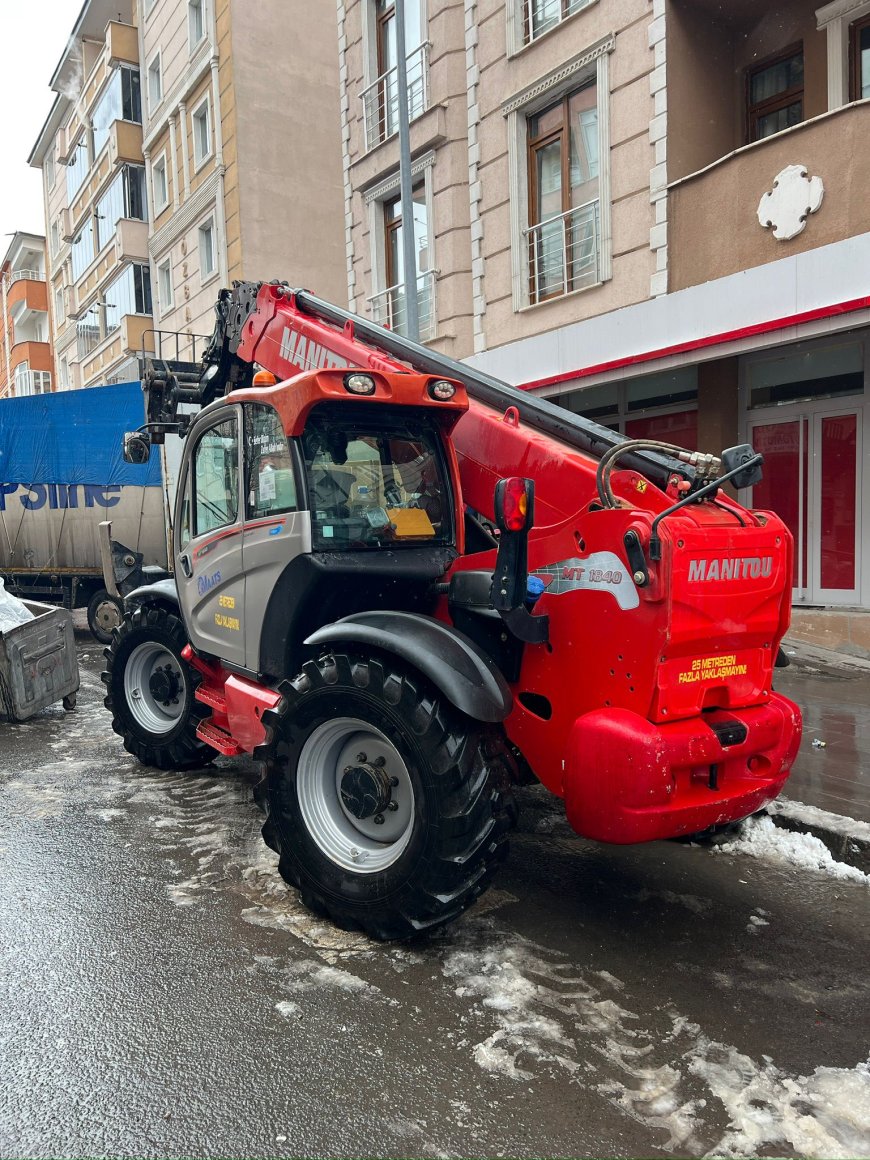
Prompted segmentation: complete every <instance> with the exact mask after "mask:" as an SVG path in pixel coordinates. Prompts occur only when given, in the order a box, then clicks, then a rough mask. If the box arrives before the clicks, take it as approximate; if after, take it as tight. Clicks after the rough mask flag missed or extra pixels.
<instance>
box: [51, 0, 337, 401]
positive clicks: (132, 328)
mask: <svg viewBox="0 0 870 1160" xmlns="http://www.w3.org/2000/svg"><path fill="white" fill-rule="evenodd" d="M335 44H336V25H335V16H334V10H333V9H332V7H331V5H326V6H325V7H324V8H321V7H320V6H317V7H315V6H312V5H311V4H308V3H305V2H304V0H260V2H258V3H257V4H256V5H250V4H245V3H242V2H241V0H126V6H125V2H122V3H121V4H118V3H114V2H113V3H111V4H109V3H108V2H106V0H87V2H86V3H85V5H84V7H83V9H82V11H81V12H80V14H79V17H78V19H77V21H76V24H75V26H74V28H73V30H72V35H71V37H70V41H69V43H68V45H67V48H66V50H65V52H64V56H63V57H62V59H61V61H60V63H59V64H58V67H57V69H56V71H55V74H54V76H53V78H52V82H51V83H52V87H53V88H54V89H55V91H56V93H57V98H56V100H55V103H54V106H53V108H52V111H51V113H50V114H49V117H48V119H47V121H46V124H45V125H44V127H43V130H42V132H41V134H40V136H39V139H38V140H37V142H36V145H35V146H34V149H33V152H32V154H31V158H30V161H31V164H33V165H35V166H37V167H39V168H41V169H42V171H43V184H44V188H45V202H46V205H45V210H46V221H47V223H48V225H47V233H48V237H49V281H50V297H51V299H52V302H55V301H56V310H55V312H54V319H55V321H54V327H55V344H56V349H57V358H58V380H59V382H58V385H59V387H60V388H61V389H63V388H76V387H83V386H92V385H98V384H100V383H106V382H119V381H124V380H127V379H132V378H135V377H137V373H138V372H137V356H138V354H139V353H140V352H141V351H142V350H154V349H156V350H159V351H162V352H163V354H164V355H165V356H166V357H182V358H185V357H191V356H196V357H198V355H199V354H200V353H201V350H202V341H201V339H202V337H204V336H208V335H209V334H210V333H211V330H212V326H213V320H214V304H215V301H216V299H217V294H218V291H219V289H220V288H221V287H223V286H226V285H229V284H230V282H231V281H232V280H233V279H236V278H244V279H252V280H257V279H272V278H286V279H287V280H288V281H292V282H295V283H297V284H300V285H306V286H308V287H309V288H310V289H312V290H314V291H316V292H319V293H321V294H324V295H326V296H328V297H332V298H338V299H342V298H343V296H344V290H345V273H344V270H345V263H344V246H343V240H342V237H341V218H342V212H343V183H342V175H341V160H340V158H341V153H340V145H339V108H338V62H337V59H336V52H335Z"/></svg>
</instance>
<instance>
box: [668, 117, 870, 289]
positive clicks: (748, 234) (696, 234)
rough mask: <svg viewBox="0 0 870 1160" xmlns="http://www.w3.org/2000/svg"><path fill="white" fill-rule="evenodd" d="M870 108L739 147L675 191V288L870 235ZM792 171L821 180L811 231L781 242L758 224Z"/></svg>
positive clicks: (672, 276)
mask: <svg viewBox="0 0 870 1160" xmlns="http://www.w3.org/2000/svg"><path fill="white" fill-rule="evenodd" d="M868 134H870V102H868V101H863V102H859V103H857V104H853V105H846V106H844V107H843V108H840V109H836V110H834V111H833V112H831V113H824V114H823V115H822V116H819V117H815V118H813V119H812V120H810V121H805V122H804V123H803V124H801V125H797V126H795V127H794V128H793V129H788V130H786V131H785V132H782V133H777V134H776V135H775V136H772V137H767V138H765V139H764V140H763V141H756V142H755V143H754V144H752V145H747V146H745V147H744V148H742V149H738V150H736V151H735V152H733V153H729V154H728V155H727V156H725V157H722V158H721V159H720V160H718V161H715V162H714V163H713V164H712V165H709V166H707V168H706V169H702V170H701V171H700V172H698V173H694V174H691V175H690V176H688V177H685V178H683V179H682V180H681V181H677V182H675V183H674V184H673V185H671V186H670V187H669V198H668V203H669V204H668V215H669V219H670V222H669V254H668V258H669V280H670V284H669V289H670V290H671V291H674V290H682V289H685V288H686V287H687V286H697V285H699V284H700V283H701V282H707V281H709V280H711V279H714V278H722V277H725V276H726V275H728V274H736V273H738V272H739V271H741V270H746V269H750V268H752V267H755V266H761V265H764V264H765V263H767V262H772V261H776V260H777V259H779V258H786V257H790V256H791V255H793V254H796V253H801V252H803V251H806V250H811V249H815V248H816V247H818V246H825V245H828V244H830V243H831V242H839V241H843V240H845V239H847V238H850V237H854V236H855V235H856V234H861V233H865V232H867V231H870V201H868V199H867V196H866V190H867V189H868V187H870V151H868V150H867V146H866V143H867V140H868ZM787 165H802V166H805V167H806V169H807V172H808V175H809V176H810V177H821V179H822V181H823V182H824V186H825V197H824V201H823V203H822V205H821V208H820V209H819V211H818V213H815V214H812V215H811V216H810V217H809V218H808V219H807V222H806V228H805V229H804V230H803V232H802V233H800V234H798V235H797V236H796V237H795V238H793V239H791V240H790V241H784V242H783V241H777V240H776V239H775V238H774V236H773V231H772V230H770V229H764V228H762V226H761V225H760V224H759V222H758V219H757V216H756V214H757V211H758V204H759V201H760V200H761V197H762V195H763V194H764V193H765V192H767V191H769V190H772V189H773V182H774V179H775V178H776V175H777V174H778V173H779V172H780V171H781V170H782V169H784V168H785V167H786V166H787Z"/></svg>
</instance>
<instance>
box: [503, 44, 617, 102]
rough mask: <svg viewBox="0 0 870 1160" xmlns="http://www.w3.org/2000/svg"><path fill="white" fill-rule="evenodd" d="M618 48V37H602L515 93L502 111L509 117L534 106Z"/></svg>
mask: <svg viewBox="0 0 870 1160" xmlns="http://www.w3.org/2000/svg"><path fill="white" fill-rule="evenodd" d="M615 47H616V37H615V35H614V34H613V33H612V32H610V33H608V35H607V36H605V37H602V39H601V40H599V41H598V42H597V43H596V44H593V45H591V46H590V47H589V48H587V49H585V50H584V51H583V52H581V53H578V54H577V55H576V56H574V57H572V58H571V60H569V61H567V62H566V63H565V64H563V65H560V67H559V68H557V69H554V70H553V71H552V72H550V73H547V75H546V76H545V77H541V79H540V80H538V81H535V83H534V84H531V85H528V86H527V87H526V88H524V89H522V90H521V91H520V92H518V93H515V94H514V95H513V96H512V97H508V99H507V100H506V101H503V102H502V106H501V111H502V113H503V114H504V115H505V116H506V117H507V116H509V115H510V114H511V113H515V112H516V111H517V109H522V108H524V107H525V106H526V105H530V104H532V102H533V101H535V100H537V98H538V97H543V96H545V95H546V94H547V93H549V92H551V91H552V90H553V89H557V88H559V87H560V86H561V85H563V84H564V83H565V82H566V81H570V80H572V79H573V78H574V77H575V76H576V74H577V73H579V72H582V71H583V69H585V68H587V67H588V66H589V65H590V64H594V62H595V61H597V60H598V58H599V57H600V56H603V55H604V53H608V52H613V50H614V48H615Z"/></svg>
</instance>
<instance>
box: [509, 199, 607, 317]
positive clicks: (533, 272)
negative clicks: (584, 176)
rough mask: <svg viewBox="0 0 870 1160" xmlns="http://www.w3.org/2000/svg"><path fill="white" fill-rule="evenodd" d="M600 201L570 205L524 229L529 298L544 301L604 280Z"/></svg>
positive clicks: (533, 301)
mask: <svg viewBox="0 0 870 1160" xmlns="http://www.w3.org/2000/svg"><path fill="white" fill-rule="evenodd" d="M598 206H599V203H598V201H597V200H595V201H589V202H587V203H586V204H585V205H580V206H577V207H576V208H575V209H569V210H567V211H566V212H565V213H563V214H559V216H558V217H551V218H548V219H547V220H546V221H543V222H540V223H539V224H538V225H535V226H530V227H529V229H527V230H524V231H523V232H524V234H525V236H526V240H527V243H528V262H529V299H530V301H531V302H532V303H535V302H543V301H545V300H546V299H548V298H556V297H559V296H560V295H563V294H569V293H570V292H571V291H572V290H582V289H583V288H584V287H585V286H594V285H595V283H596V282H600V281H601V273H600V265H601V263H600V259H601V236H600V225H599V210H598Z"/></svg>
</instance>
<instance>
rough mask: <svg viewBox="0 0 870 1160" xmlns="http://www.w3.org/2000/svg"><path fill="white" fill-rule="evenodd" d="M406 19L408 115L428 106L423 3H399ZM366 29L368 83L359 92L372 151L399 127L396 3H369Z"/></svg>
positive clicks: (414, 0) (406, 0)
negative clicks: (368, 45) (368, 51)
mask: <svg viewBox="0 0 870 1160" xmlns="http://www.w3.org/2000/svg"><path fill="white" fill-rule="evenodd" d="M402 5H403V10H404V16H405V76H406V78H407V86H408V116H409V118H410V120H412V121H413V120H414V119H415V118H416V117H419V116H420V115H421V114H422V113H424V112H425V111H426V109H427V108H428V107H429V57H428V48H429V44H428V41H427V40H426V14H425V5H424V2H423V0H402ZM368 12H369V19H368V24H367V27H366V32H367V35H368V40H369V43H370V44H371V46H372V47H371V51H370V53H369V65H368V74H369V76H370V78H371V80H370V83H369V84H368V85H367V86H366V88H365V89H364V90H363V92H362V101H363V122H364V125H365V135H366V148H367V149H374V148H375V147H376V146H378V145H380V144H381V143H382V142H383V141H386V140H387V138H388V137H391V136H392V135H393V134H394V133H397V132H398V128H399V77H398V63H399V62H398V56H397V51H396V0H370V6H369V10H368Z"/></svg>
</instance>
